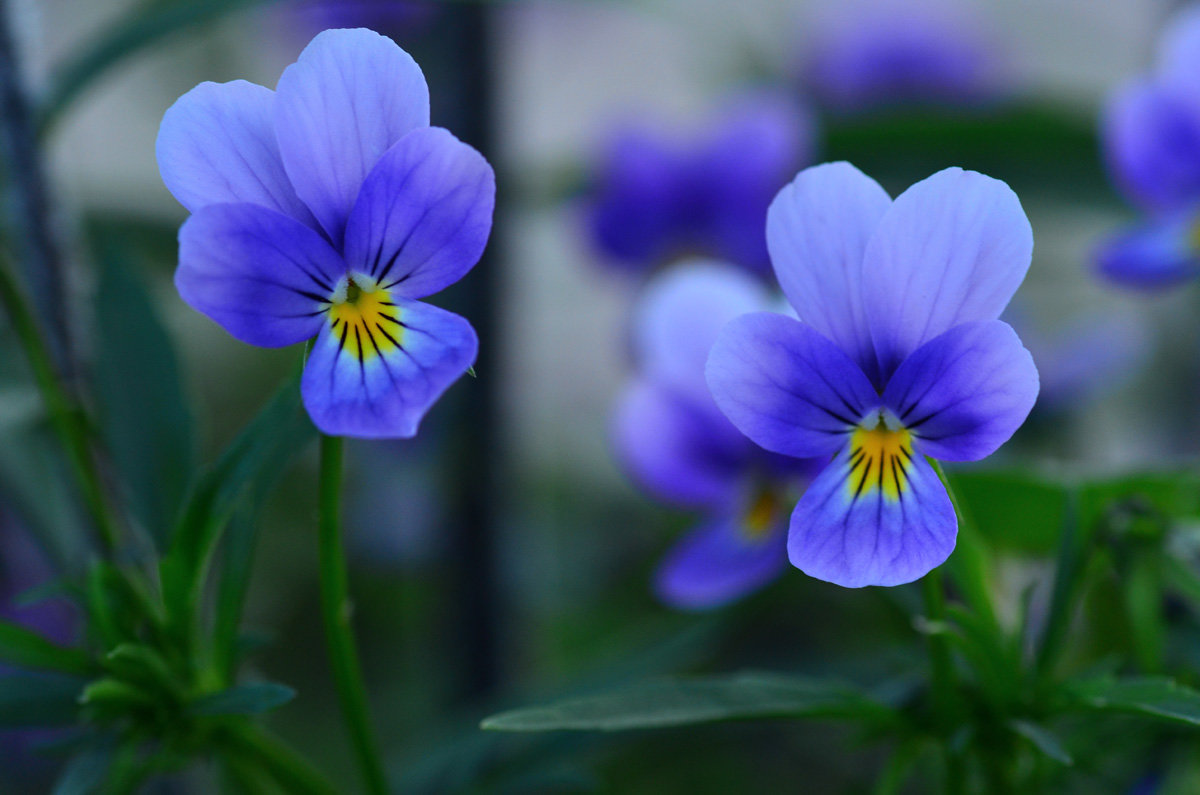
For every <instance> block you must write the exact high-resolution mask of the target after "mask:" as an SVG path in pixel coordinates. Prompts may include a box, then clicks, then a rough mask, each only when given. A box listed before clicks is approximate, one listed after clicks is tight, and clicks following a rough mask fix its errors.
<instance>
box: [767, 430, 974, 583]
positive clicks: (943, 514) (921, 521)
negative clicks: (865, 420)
mask: <svg viewBox="0 0 1200 795" xmlns="http://www.w3.org/2000/svg"><path fill="white" fill-rule="evenodd" d="M851 455H852V453H851V448H850V447H847V448H846V449H844V450H843V451H842V452H841V453H840V454H839V455H838V456H837V458H836V459H834V461H833V462H832V463H830V465H829V466H828V467H826V468H825V471H824V472H822V473H821V474H820V475H819V476H818V477H817V479H816V480H815V481H813V483H812V484H811V485H810V486H809V487H808V490H807V491H806V492H805V493H804V496H803V497H801V498H800V502H799V503H798V504H797V505H796V510H795V511H794V512H793V513H792V521H791V529H790V531H789V534H788V558H789V559H790V560H791V562H792V565H793V566H795V567H796V568H798V569H800V570H801V571H803V572H804V573H805V574H807V575H809V576H811V577H816V578H817V579H819V580H825V581H826V582H831V583H834V584H835V585H842V586H845V587H847V588H861V587H863V586H866V585H901V584H903V583H906V582H912V581H913V580H916V579H918V578H919V577H922V576H924V575H925V574H927V573H928V572H929V571H930V570H931V569H933V568H934V567H936V566H939V565H941V563H942V562H944V561H945V560H946V558H947V557H949V556H950V553H951V551H953V549H954V542H955V538H956V536H957V535H958V520H957V519H956V518H955V515H954V507H953V505H951V503H950V498H949V496H948V495H947V494H946V489H945V487H944V486H942V483H941V481H940V480H938V476H937V473H935V472H934V471H933V469H932V467H930V466H929V464H928V463H927V462H926V461H925V459H924V457H923V456H920V455H916V456H913V457H912V458H911V459H909V460H908V461H907V462H905V463H904V465H903V468H902V469H901V470H897V474H896V475H895V477H897V478H898V480H899V482H900V483H901V488H900V489H899V491H898V493H896V491H894V490H892V491H890V490H889V489H888V488H887V487H886V483H887V482H888V480H882V481H879V483H883V484H885V485H884V486H883V487H881V486H880V485H879V483H877V482H876V480H875V472H876V471H878V470H870V469H868V470H867V471H866V473H865V475H864V473H863V469H862V466H861V465H858V466H856V467H851V465H850V462H851ZM896 460H897V459H894V458H893V459H891V461H896ZM891 466H892V464H891V463H890V462H889V464H888V471H887V473H886V475H884V476H883V477H885V478H888V479H890V478H891V477H893V473H892V470H891ZM863 477H865V478H866V482H865V483H864V482H862V481H861V478H863Z"/></svg>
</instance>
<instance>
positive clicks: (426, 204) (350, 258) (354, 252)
mask: <svg viewBox="0 0 1200 795" xmlns="http://www.w3.org/2000/svg"><path fill="white" fill-rule="evenodd" d="M495 203H496V178H495V175H494V174H493V173H492V167H491V166H490V165H488V162H487V161H486V160H484V159H483V156H482V155H480V154H479V153H478V152H477V151H475V150H474V149H472V148H471V147H469V146H467V145H466V144H464V143H462V142H461V141H459V140H458V139H457V138H455V137H454V136H453V135H451V134H450V133H449V132H448V131H446V130H443V129H441V128H440V127H425V128H422V129H419V130H414V131H412V132H410V133H409V134H408V135H406V136H404V137H403V138H401V139H400V141H399V142H397V143H396V145H395V146H393V147H392V148H391V149H389V150H388V151H387V153H386V154H384V156H383V157H382V158H381V159H380V160H379V163H378V164H377V165H376V166H375V168H374V170H372V171H371V173H370V174H369V175H368V176H367V179H366V181H365V182H364V183H363V186H362V190H361V191H360V192H359V194H358V201H357V202H356V203H355V205H354V210H353V211H352V212H351V213H350V218H349V220H348V221H347V222H346V246H345V251H346V261H347V262H348V263H351V267H353V268H354V269H356V270H360V271H362V272H365V273H368V274H370V275H371V276H372V277H373V278H374V279H375V280H376V282H378V283H379V284H380V285H382V286H383V287H384V288H385V289H389V290H392V291H393V292H394V293H395V294H396V295H399V296H401V297H404V298H423V297H425V296H427V295H430V294H432V293H436V292H438V291H439V290H441V289H443V288H445V287H448V286H449V285H451V284H453V283H454V282H456V281H458V280H459V279H461V278H462V277H463V275H464V274H466V272H467V271H469V270H470V269H471V268H472V267H473V266H474V265H475V263H476V262H478V261H479V257H480V255H481V254H483V249H484V247H485V246H486V245H487V240H488V234H489V233H490V232H491V229H492V210H493V208H494V206H495Z"/></svg>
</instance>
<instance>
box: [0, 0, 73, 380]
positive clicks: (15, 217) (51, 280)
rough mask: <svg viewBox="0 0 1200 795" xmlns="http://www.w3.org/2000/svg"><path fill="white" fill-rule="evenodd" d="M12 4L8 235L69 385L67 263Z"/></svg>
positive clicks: (4, 74)
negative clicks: (53, 218)
mask: <svg viewBox="0 0 1200 795" xmlns="http://www.w3.org/2000/svg"><path fill="white" fill-rule="evenodd" d="M11 21H12V20H11V10H10V8H9V3H8V0H0V151H2V152H3V155H4V172H5V183H6V184H5V189H6V192H7V193H8V202H7V204H8V207H9V209H11V217H9V218H8V219H7V221H6V223H5V227H6V230H7V231H8V232H9V233H10V234H11V236H12V238H14V240H13V243H14V244H15V246H16V251H15V253H16V254H18V255H19V258H20V260H21V263H22V265H23V271H24V274H23V275H24V282H25V287H26V289H27V290H29V291H30V292H31V295H30V298H31V299H32V300H33V305H34V307H35V308H36V310H37V312H38V314H39V315H40V316H41V318H42V321H43V323H44V324H45V329H46V332H47V336H48V337H49V343H50V352H51V355H52V356H53V357H54V359H55V362H56V364H57V365H58V367H59V371H60V373H61V374H62V376H63V377H64V380H65V381H66V382H67V383H68V384H70V383H71V375H72V373H73V369H74V368H73V364H74V362H73V361H72V358H71V356H70V350H71V348H70V338H69V336H68V326H67V308H66V297H65V290H64V286H63V276H62V258H61V253H60V252H59V250H58V247H57V245H56V243H55V240H54V236H53V234H52V232H51V223H50V212H49V210H50V202H49V198H48V195H47V190H46V180H45V175H44V173H43V171H42V158H41V152H39V151H38V146H37V135H36V132H35V129H34V119H33V112H32V111H33V109H32V107H31V105H30V102H29V97H28V95H27V94H26V93H25V85H24V81H23V79H22V75H21V66H20V63H19V55H18V52H17V48H16V42H15V41H14V39H13V33H12V25H11Z"/></svg>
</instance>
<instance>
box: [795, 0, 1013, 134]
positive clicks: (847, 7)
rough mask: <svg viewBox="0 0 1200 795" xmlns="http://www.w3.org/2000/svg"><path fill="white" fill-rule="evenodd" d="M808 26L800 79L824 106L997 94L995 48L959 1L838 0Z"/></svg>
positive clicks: (983, 25)
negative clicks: (807, 53) (807, 45)
mask: <svg viewBox="0 0 1200 795" xmlns="http://www.w3.org/2000/svg"><path fill="white" fill-rule="evenodd" d="M822 11H823V12H824V13H822V14H820V15H817V16H816V17H815V18H814V20H813V24H812V25H811V33H810V39H811V42H810V43H811V48H812V49H811V54H810V56H809V57H808V59H807V60H806V63H805V65H804V67H803V69H804V73H805V77H806V82H807V83H808V84H809V86H810V87H811V89H812V91H813V93H814V94H815V95H816V96H817V97H818V98H819V99H820V100H821V101H822V103H823V104H825V105H827V106H829V107H831V108H834V109H837V110H840V111H852V110H863V109H867V108H872V107H879V106H894V105H900V104H906V103H935V104H968V103H976V102H980V101H983V100H987V99H991V98H993V97H995V96H997V95H999V93H1000V90H1001V86H1002V84H1003V75H1002V70H1001V67H1000V59H999V57H998V56H997V49H998V48H997V47H996V45H995V43H994V42H993V41H992V38H991V36H990V35H989V31H988V25H987V22H986V20H985V19H983V18H982V14H980V13H978V11H979V9H977V8H975V7H973V6H972V5H971V4H969V3H963V2H961V0H952V1H951V0H918V1H917V2H913V0H902V1H898V0H857V1H854V0H837V1H836V2H834V3H826V4H825V5H824V6H823V8H822Z"/></svg>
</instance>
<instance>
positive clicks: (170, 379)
mask: <svg viewBox="0 0 1200 795" xmlns="http://www.w3.org/2000/svg"><path fill="white" fill-rule="evenodd" d="M116 245H117V244H115V243H113V242H111V241H110V240H109V239H108V237H107V236H101V237H100V240H99V241H98V243H97V248H98V249H99V254H100V261H101V265H102V267H101V270H100V283H99V285H98V287H97V290H96V303H95V318H96V334H97V337H98V339H97V344H96V353H97V355H96V366H95V383H96V397H97V400H98V405H99V416H100V424H101V426H102V431H103V435H104V440H105V442H106V444H107V446H108V449H109V450H110V451H111V453H112V457H113V461H114V463H115V464H116V469H117V471H118V472H119V473H120V475H121V477H122V479H123V481H124V484H125V486H126V488H127V491H128V494H129V501H130V507H131V508H132V511H133V514H134V516H135V517H136V518H137V519H138V520H139V521H140V522H141V523H142V525H143V526H144V527H145V528H146V529H147V530H148V532H149V534H150V536H151V537H152V538H153V539H154V540H155V542H156V543H157V545H158V547H159V548H160V549H162V548H164V547H165V546H166V544H167V536H168V533H169V530H170V527H171V522H172V521H173V520H174V518H175V516H176V515H177V514H178V512H179V506H180V504H181V503H182V501H183V495H184V491H185V489H186V487H187V481H188V477H189V475H190V473H191V472H192V470H193V469H194V457H195V445H194V443H193V437H192V413H191V411H190V409H189V406H188V401H187V398H186V396H185V394H184V390H183V387H182V383H181V378H180V372H179V365H178V363H177V361H176V357H175V351H174V349H173V348H172V345H171V340H170V335H169V334H168V333H167V330H166V328H165V327H164V326H163V324H162V322H161V321H160V320H159V318H158V316H157V313H156V312H155V308H154V301H153V300H152V299H151V297H150V295H149V293H148V291H147V290H146V287H145V285H144V284H143V283H142V281H141V280H140V279H138V278H136V276H135V275H134V274H133V273H132V272H131V271H130V270H129V269H128V268H127V267H126V266H125V265H124V264H122V259H123V258H124V254H123V252H121V251H120V250H119V249H117V248H116Z"/></svg>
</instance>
